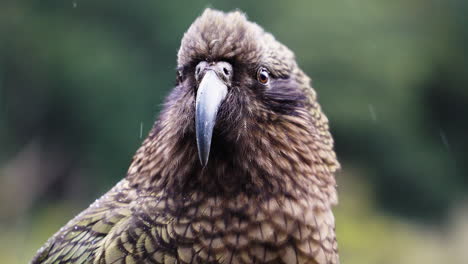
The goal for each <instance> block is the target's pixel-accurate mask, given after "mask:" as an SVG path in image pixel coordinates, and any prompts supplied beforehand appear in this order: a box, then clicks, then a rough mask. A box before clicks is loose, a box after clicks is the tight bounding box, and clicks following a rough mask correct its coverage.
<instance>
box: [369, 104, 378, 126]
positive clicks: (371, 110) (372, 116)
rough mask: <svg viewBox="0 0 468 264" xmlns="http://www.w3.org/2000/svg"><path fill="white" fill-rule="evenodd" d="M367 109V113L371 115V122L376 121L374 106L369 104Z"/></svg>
mask: <svg viewBox="0 0 468 264" xmlns="http://www.w3.org/2000/svg"><path fill="white" fill-rule="evenodd" d="M368 108H369V113H370V115H371V118H372V121H374V122H375V121H377V114H376V113H375V109H374V106H373V105H372V104H369V105H368Z"/></svg>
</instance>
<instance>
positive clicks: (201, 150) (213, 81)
mask: <svg viewBox="0 0 468 264" xmlns="http://www.w3.org/2000/svg"><path fill="white" fill-rule="evenodd" d="M227 91H228V89H227V86H226V84H225V83H224V82H223V81H222V80H221V79H220V77H219V76H218V74H217V73H216V71H215V70H213V69H208V70H207V71H206V73H205V75H204V76H203V79H202V80H201V82H200V84H199V86H198V91H197V97H196V106H195V129H196V135H197V147H198V157H199V158H200V162H201V164H202V166H203V167H204V166H206V164H207V163H208V157H209V156H210V147H211V138H212V135H213V128H214V125H215V123H216V115H217V113H218V109H219V106H220V105H221V102H222V101H223V100H224V98H225V97H226V94H227Z"/></svg>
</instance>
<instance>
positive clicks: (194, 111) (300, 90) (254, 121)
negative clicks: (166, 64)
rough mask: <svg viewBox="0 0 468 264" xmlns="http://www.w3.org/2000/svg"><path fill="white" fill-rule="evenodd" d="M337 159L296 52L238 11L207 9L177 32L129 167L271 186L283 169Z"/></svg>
mask: <svg viewBox="0 0 468 264" xmlns="http://www.w3.org/2000/svg"><path fill="white" fill-rule="evenodd" d="M338 166H339V164H338V162H337V160H336V157H335V153H334V151H333V140H332V138H331V135H330V133H329V128H328V120H327V118H326V117H325V115H324V114H323V113H322V111H321V108H320V106H319V105H318V103H317V101H316V94H315V91H314V90H313V89H312V88H311V86H310V79H309V78H308V77H307V76H306V75H305V74H304V72H303V71H302V70H301V69H300V68H299V67H298V65H297V63H296V60H295V56H294V54H293V53H292V52H291V51H290V50H289V49H288V48H287V47H286V46H284V45H283V44H281V43H280V42H278V41H277V40H276V39H275V38H274V37H273V35H271V34H270V33H267V32H265V31H264V30H263V29H262V28H261V27H260V26H259V25H257V24H255V23H253V22H250V21H248V20H247V18H246V17H245V15H244V14H243V13H241V12H239V11H235V12H230V13H224V12H220V11H215V10H212V9H207V10H205V11H204V13H203V14H202V15H201V16H200V17H199V18H197V19H196V20H195V21H194V22H193V24H192V25H191V26H190V28H189V29H188V31H187V32H186V33H185V34H184V36H183V39H182V42H181V47H180V49H179V52H178V60H177V81H176V87H175V88H174V89H173V91H172V92H171V94H170V95H169V97H168V98H167V100H166V103H165V107H164V109H163V111H162V113H161V115H160V118H159V120H158V121H157V122H156V123H155V125H154V127H153V130H152V131H151V132H150V135H149V137H148V138H147V139H146V140H145V142H144V143H143V145H142V147H141V148H140V150H139V151H138V152H137V154H136V155H135V158H134V161H133V164H132V166H131V167H130V170H129V176H132V175H136V174H138V175H139V177H137V178H140V179H141V178H145V177H146V178H151V179H153V180H152V181H153V182H157V183H158V184H162V185H167V184H170V183H176V182H177V183H178V184H179V185H181V184H182V185H183V184H186V182H187V181H189V182H195V181H197V180H196V179H205V180H206V182H205V183H206V184H211V183H212V182H218V183H219V182H220V181H221V182H224V183H226V182H228V183H229V182H234V183H233V186H237V185H239V184H240V185H242V186H244V187H245V186H246V185H249V186H250V185H252V186H257V187H259V188H260V187H262V188H264V187H268V186H269V187H272V188H274V187H275V186H276V187H278V186H279V185H283V187H284V185H288V184H289V183H286V182H285V181H284V180H282V178H285V177H289V176H284V175H290V177H296V176H294V175H293V174H302V175H304V176H301V177H309V176H310V177H312V176H313V177H315V178H317V175H322V174H323V175H328V174H331V173H333V172H334V171H335V170H336V169H337V168H338ZM279 174H282V175H283V176H280V175H279ZM311 175H312V176H311ZM324 178H327V180H330V181H331V182H333V181H334V179H333V177H329V178H331V179H328V177H324ZM145 182H148V181H147V180H146V181H145ZM224 185H226V184H224ZM333 185H334V184H333Z"/></svg>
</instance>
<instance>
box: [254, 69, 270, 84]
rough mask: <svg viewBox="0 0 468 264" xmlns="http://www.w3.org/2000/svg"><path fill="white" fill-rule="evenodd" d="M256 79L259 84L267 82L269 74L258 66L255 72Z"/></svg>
mask: <svg viewBox="0 0 468 264" xmlns="http://www.w3.org/2000/svg"><path fill="white" fill-rule="evenodd" d="M257 80H258V82H259V83H261V84H267V83H268V82H269V81H270V74H269V73H268V71H267V69H265V68H260V69H259V70H258V72H257Z"/></svg>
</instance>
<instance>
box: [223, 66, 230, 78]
mask: <svg viewBox="0 0 468 264" xmlns="http://www.w3.org/2000/svg"><path fill="white" fill-rule="evenodd" d="M223 72H224V74H225V75H226V76H229V70H228V69H227V68H226V67H223Z"/></svg>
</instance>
